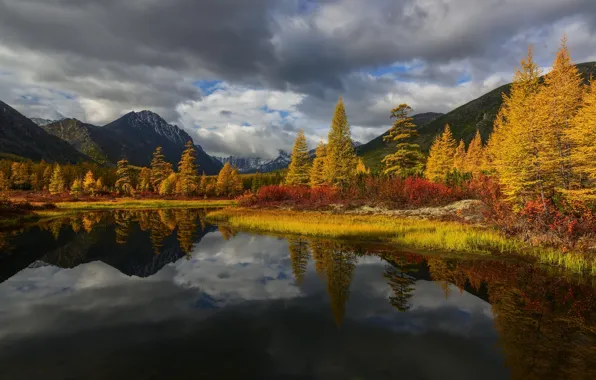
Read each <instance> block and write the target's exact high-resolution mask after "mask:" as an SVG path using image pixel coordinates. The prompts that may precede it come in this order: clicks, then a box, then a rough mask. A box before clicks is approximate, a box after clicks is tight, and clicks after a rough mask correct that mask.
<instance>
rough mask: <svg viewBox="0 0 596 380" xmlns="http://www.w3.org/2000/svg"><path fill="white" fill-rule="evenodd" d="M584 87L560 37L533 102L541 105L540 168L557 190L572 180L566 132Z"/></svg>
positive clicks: (569, 146)
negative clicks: (553, 56)
mask: <svg viewBox="0 0 596 380" xmlns="http://www.w3.org/2000/svg"><path fill="white" fill-rule="evenodd" d="M583 92H584V88H583V85H582V79H581V76H580V74H579V71H578V69H577V67H576V66H575V65H574V64H573V62H572V61H571V57H570V54H569V50H568V49H567V38H566V37H563V39H562V41H561V47H560V49H559V51H558V52H557V56H556V58H555V62H554V63H553V67H552V70H551V72H549V73H548V74H547V75H546V77H545V80H544V86H543V87H542V88H541V91H540V93H539V96H538V99H537V103H538V106H539V107H540V108H541V109H540V111H541V112H540V113H539V115H538V116H539V117H538V120H539V122H538V123H537V124H538V126H539V128H540V129H541V131H542V132H543V133H545V137H544V140H543V141H542V143H543V147H542V151H543V152H544V155H545V162H544V166H545V168H544V170H545V171H546V172H548V173H549V174H548V175H550V176H552V177H553V179H554V180H555V186H556V187H557V188H558V189H562V190H566V189H569V187H570V185H571V182H572V174H573V173H572V168H571V163H570V155H571V144H570V141H569V140H568V139H567V135H566V131H567V129H568V128H569V125H570V122H571V119H572V118H573V117H574V116H575V114H576V113H577V110H578V108H579V106H580V104H581V99H582V95H583Z"/></svg>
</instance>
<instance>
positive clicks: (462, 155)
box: [453, 140, 466, 173]
mask: <svg viewBox="0 0 596 380" xmlns="http://www.w3.org/2000/svg"><path fill="white" fill-rule="evenodd" d="M465 164H466V143H465V142H464V140H459V144H458V145H457V148H456V149H455V155H454V156H453V169H455V170H457V171H459V172H460V173H464V172H465Z"/></svg>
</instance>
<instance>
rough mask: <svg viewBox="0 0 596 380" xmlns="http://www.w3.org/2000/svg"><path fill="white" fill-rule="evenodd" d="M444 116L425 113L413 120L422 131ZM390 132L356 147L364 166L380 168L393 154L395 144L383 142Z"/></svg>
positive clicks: (413, 117)
mask: <svg viewBox="0 0 596 380" xmlns="http://www.w3.org/2000/svg"><path fill="white" fill-rule="evenodd" d="M442 115H443V114H442V113H437V112H425V113H419V114H416V115H414V116H412V119H413V122H414V124H416V126H418V128H419V130H421V129H422V128H424V126H425V125H427V124H429V123H431V122H432V121H433V120H436V119H437V118H439V117H441V116H442ZM388 132H389V131H387V132H385V133H383V134H382V135H381V136H378V137H375V138H374V139H372V140H371V141H369V142H367V143H366V144H362V145H360V146H358V147H356V153H357V154H358V155H359V156H361V157H362V159H363V160H364V164H365V165H366V166H367V167H369V168H380V167H381V160H382V159H383V157H385V156H386V155H387V154H389V153H391V152H393V149H394V148H393V147H394V146H395V144H394V143H386V142H384V141H383V137H384V136H386V135H387V134H388Z"/></svg>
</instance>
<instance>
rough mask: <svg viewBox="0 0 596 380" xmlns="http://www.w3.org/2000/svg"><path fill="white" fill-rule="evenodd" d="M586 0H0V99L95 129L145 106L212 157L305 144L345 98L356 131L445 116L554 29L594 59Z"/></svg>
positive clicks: (547, 54) (552, 44)
mask: <svg viewBox="0 0 596 380" xmlns="http://www.w3.org/2000/svg"><path fill="white" fill-rule="evenodd" d="M595 28H596V1H594V0H523V1H521V0H483V1H478V0H367V1H362V0H250V1H245V0H209V1H207V0H169V1H160V0H127V1H121V0H102V1H96V0H0V100H2V101H4V102H6V103H8V104H9V105H11V106H13V107H15V108H16V109H18V110H19V111H21V112H22V113H24V114H25V115H26V116H29V117H44V118H50V119H53V118H59V117H62V116H65V117H74V118H77V119H80V120H82V121H85V122H88V123H92V124H97V125H104V124H107V123H108V122H110V121H112V120H115V119H117V118H118V117H120V116H122V115H123V114H126V113H128V112H130V111H140V110H144V109H149V110H152V111H154V112H156V113H158V114H160V115H161V116H162V117H164V118H165V119H166V120H167V121H168V122H170V123H173V124H176V125H178V126H180V127H182V128H184V129H185V130H186V131H187V132H189V133H190V135H191V136H192V137H193V138H194V139H195V142H196V143H198V144H200V145H201V146H203V148H204V149H205V150H206V151H207V152H209V153H211V154H215V155H222V156H223V155H236V156H253V157H254V156H261V157H263V158H268V157H274V156H275V155H276V154H277V150H278V149H285V150H290V149H291V146H292V143H293V141H294V139H295V137H296V133H297V131H298V129H300V128H302V129H304V131H305V133H306V135H307V138H308V141H309V145H310V147H311V148H314V147H315V146H316V144H317V142H318V141H319V140H320V139H325V138H326V135H327V132H328V128H329V124H330V121H331V117H332V115H333V110H334V107H335V104H336V103H337V100H338V98H339V96H340V95H341V96H343V98H344V101H345V104H346V109H347V113H348V120H349V122H350V125H351V127H352V134H353V138H354V139H355V140H358V141H360V142H367V141H369V140H370V139H372V138H374V137H376V136H377V135H379V134H381V133H382V132H384V131H385V130H387V129H388V128H389V127H390V124H391V121H390V119H389V111H390V110H391V108H393V107H395V106H397V105H398V104H401V103H408V104H409V105H410V106H412V107H413V108H414V113H421V112H429V111H432V112H448V111H450V110H452V109H454V108H456V107H457V106H460V105H462V104H465V103H466V102H467V101H470V100H472V99H474V98H476V97H478V96H480V95H482V94H484V93H486V92H488V91H490V90H492V89H494V88H496V87H498V86H499V85H501V84H505V83H508V82H510V81H511V78H512V76H513V72H514V69H515V67H516V66H517V64H518V62H519V60H520V59H521V58H523V56H524V55H525V53H526V50H527V48H528V46H529V45H530V44H533V45H534V49H535V58H536V60H537V62H538V63H539V64H540V65H541V66H542V67H544V68H548V67H549V66H550V65H551V64H552V60H553V59H554V54H555V52H556V50H557V49H558V46H559V41H560V39H561V37H562V36H563V35H567V37H568V39H569V43H568V45H569V47H570V50H571V53H572V57H573V59H574V61H575V62H585V61H592V60H596V39H594V38H593V35H594V32H595Z"/></svg>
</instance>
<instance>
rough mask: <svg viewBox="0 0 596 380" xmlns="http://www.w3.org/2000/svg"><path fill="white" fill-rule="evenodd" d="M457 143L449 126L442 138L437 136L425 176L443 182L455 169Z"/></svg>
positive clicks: (429, 156)
mask: <svg viewBox="0 0 596 380" xmlns="http://www.w3.org/2000/svg"><path fill="white" fill-rule="evenodd" d="M456 149H457V147H456V142H455V139H454V138H453V135H452V134H451V128H450V127H449V124H447V125H445V130H444V131H443V134H442V135H441V136H437V137H436V138H435V141H434V142H433V145H432V146H431V148H430V152H429V155H428V160H427V162H426V170H425V171H424V176H425V177H426V178H428V179H430V180H432V181H436V182H439V181H443V180H444V179H445V177H446V176H447V173H449V171H451V170H452V169H453V157H454V156H455V151H456Z"/></svg>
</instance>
